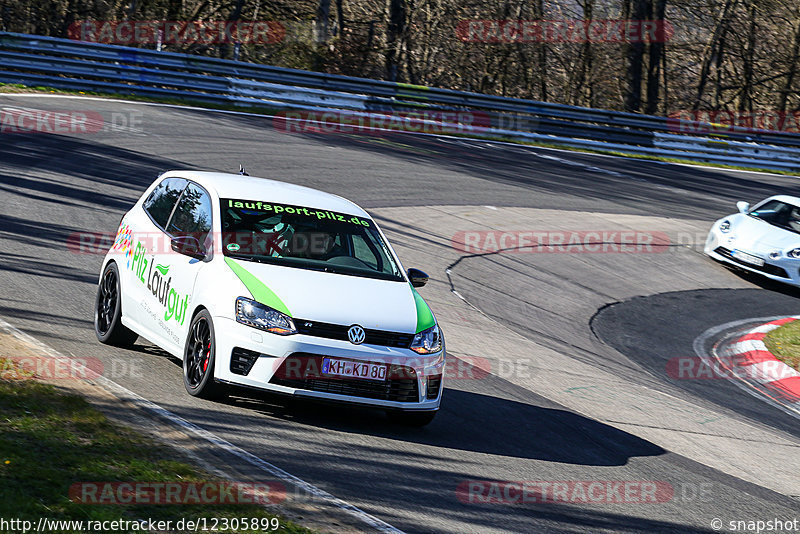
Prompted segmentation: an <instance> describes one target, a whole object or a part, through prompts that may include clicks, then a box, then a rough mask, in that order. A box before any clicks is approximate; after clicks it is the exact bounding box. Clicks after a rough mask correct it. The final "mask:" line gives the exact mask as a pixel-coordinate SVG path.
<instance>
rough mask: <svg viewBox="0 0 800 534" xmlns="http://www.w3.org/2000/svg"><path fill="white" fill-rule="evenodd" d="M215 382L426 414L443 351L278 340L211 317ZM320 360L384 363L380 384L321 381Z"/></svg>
mask: <svg viewBox="0 0 800 534" xmlns="http://www.w3.org/2000/svg"><path fill="white" fill-rule="evenodd" d="M214 330H215V338H216V345H217V347H216V351H215V356H216V365H215V370H214V376H215V378H216V379H217V380H219V381H221V382H224V383H230V384H236V385H240V386H245V387H250V388H256V389H260V390H265V391H272V392H275V393H280V394H284V395H294V396H297V397H307V398H312V399H318V400H325V401H333V402H343V403H348V404H358V405H365V406H376V407H381V408H386V409H394V410H409V411H410V410H414V411H431V410H436V409H438V408H439V404H440V402H441V396H442V389H443V384H442V377H443V375H444V364H445V349H444V346H443V347H442V351H441V352H439V353H436V354H433V355H427V356H421V355H419V354H416V353H415V352H413V351H411V350H410V349H401V348H394V347H384V346H377V345H354V344H352V343H350V342H348V341H340V340H335V339H326V338H320V337H315V336H309V335H302V334H294V335H290V336H279V335H275V334H271V333H269V332H262V331H260V330H257V329H255V328H251V327H249V326H245V325H243V324H240V323H238V322H236V321H235V320H233V319H231V318H229V317H224V316H216V317H214ZM323 357H331V358H338V359H343V360H350V361H356V362H369V363H379V364H385V365H387V366H389V367H388V372H387V379H386V380H385V381H377V380H365V379H358V378H342V377H331V376H325V375H323V374H322V373H321V371H320V370H321V363H322V358H323Z"/></svg>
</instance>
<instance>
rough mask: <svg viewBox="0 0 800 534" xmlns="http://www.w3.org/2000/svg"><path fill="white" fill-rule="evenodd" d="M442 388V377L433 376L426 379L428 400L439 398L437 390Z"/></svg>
mask: <svg viewBox="0 0 800 534" xmlns="http://www.w3.org/2000/svg"><path fill="white" fill-rule="evenodd" d="M441 386H442V375H434V376H429V377H428V392H427V397H428V398H429V399H435V398H436V397H438V396H439V388H440V387H441Z"/></svg>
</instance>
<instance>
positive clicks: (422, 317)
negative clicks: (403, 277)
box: [409, 284, 436, 334]
mask: <svg viewBox="0 0 800 534" xmlns="http://www.w3.org/2000/svg"><path fill="white" fill-rule="evenodd" d="M409 286H410V287H411V291H412V292H413V293H414V304H416V306H417V334H419V333H420V332H422V331H423V330H427V329H428V328H430V327H432V326H433V325H435V324H436V320H435V319H434V318H433V312H432V311H431V309H430V307H429V306H428V304H427V303H426V302H425V301H424V300H423V298H422V297H421V296H420V295H419V293H417V290H416V289H414V286H412V285H411V284H409Z"/></svg>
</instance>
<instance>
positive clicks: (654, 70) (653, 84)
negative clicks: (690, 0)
mask: <svg viewBox="0 0 800 534" xmlns="http://www.w3.org/2000/svg"><path fill="white" fill-rule="evenodd" d="M654 11H655V13H654V15H655V17H654V18H655V21H656V24H657V29H658V30H659V31H658V32H657V33H656V40H655V41H654V42H651V43H650V52H649V62H648V64H647V107H646V108H645V113H647V114H648V115H654V114H655V113H657V112H658V102H659V98H660V96H659V83H660V80H659V78H661V66H662V63H663V59H662V58H663V57H664V56H665V47H666V43H665V42H664V39H665V38H666V35H665V33H664V31H663V30H664V18H665V15H666V11H667V0H655V10H654Z"/></svg>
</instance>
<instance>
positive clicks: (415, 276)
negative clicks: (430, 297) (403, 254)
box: [408, 268, 428, 287]
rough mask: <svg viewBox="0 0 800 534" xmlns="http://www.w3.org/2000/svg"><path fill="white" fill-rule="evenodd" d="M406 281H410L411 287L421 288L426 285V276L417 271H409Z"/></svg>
mask: <svg viewBox="0 0 800 534" xmlns="http://www.w3.org/2000/svg"><path fill="white" fill-rule="evenodd" d="M408 279H409V280H411V285H412V286H414V287H422V286H424V285H425V284H427V283H428V275H427V274H425V273H423V272H422V271H420V270H419V269H413V268H412V269H409V270H408Z"/></svg>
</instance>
